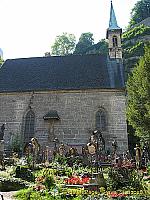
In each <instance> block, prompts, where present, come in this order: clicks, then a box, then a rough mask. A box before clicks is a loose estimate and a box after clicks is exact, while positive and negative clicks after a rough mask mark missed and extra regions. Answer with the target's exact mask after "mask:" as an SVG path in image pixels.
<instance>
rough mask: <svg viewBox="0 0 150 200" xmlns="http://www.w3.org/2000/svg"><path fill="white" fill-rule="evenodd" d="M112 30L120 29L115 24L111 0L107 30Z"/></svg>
mask: <svg viewBox="0 0 150 200" xmlns="http://www.w3.org/2000/svg"><path fill="white" fill-rule="evenodd" d="M114 29H120V27H119V26H118V24H117V19H116V15H115V11H114V8H113V4H112V0H111V8H110V20H109V30H114Z"/></svg>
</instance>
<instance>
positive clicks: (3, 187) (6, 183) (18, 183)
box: [0, 177, 29, 192]
mask: <svg viewBox="0 0 150 200" xmlns="http://www.w3.org/2000/svg"><path fill="white" fill-rule="evenodd" d="M28 186H29V184H28V183H27V182H25V181H23V180H21V179H18V178H10V177H7V178H6V177H5V178H3V177H0V191H3V192H9V191H15V190H20V189H22V188H27V187H28Z"/></svg>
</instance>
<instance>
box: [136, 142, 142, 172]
mask: <svg viewBox="0 0 150 200" xmlns="http://www.w3.org/2000/svg"><path fill="white" fill-rule="evenodd" d="M141 159H142V152H141V148H140V145H138V144H136V148H135V161H136V168H137V169H139V168H140V167H141Z"/></svg>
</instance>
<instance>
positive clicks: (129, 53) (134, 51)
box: [124, 41, 145, 58]
mask: <svg viewBox="0 0 150 200" xmlns="http://www.w3.org/2000/svg"><path fill="white" fill-rule="evenodd" d="M144 46H145V44H144V42H142V41H139V42H137V43H136V44H135V45H133V46H132V47H130V48H128V49H125V50H124V58H130V57H136V56H142V55H143V54H144Z"/></svg>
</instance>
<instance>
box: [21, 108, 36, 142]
mask: <svg viewBox="0 0 150 200" xmlns="http://www.w3.org/2000/svg"><path fill="white" fill-rule="evenodd" d="M34 123H35V114H34V112H33V111H32V110H29V111H28V112H27V114H26V116H25V128H24V142H25V143H28V142H30V140H31V138H33V137H34Z"/></svg>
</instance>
